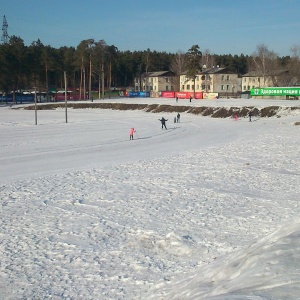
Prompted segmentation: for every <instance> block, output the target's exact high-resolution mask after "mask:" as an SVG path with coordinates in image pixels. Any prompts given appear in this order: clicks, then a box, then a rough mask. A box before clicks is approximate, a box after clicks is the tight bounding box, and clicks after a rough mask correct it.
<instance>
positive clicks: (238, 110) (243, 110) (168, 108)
mask: <svg viewBox="0 0 300 300" xmlns="http://www.w3.org/2000/svg"><path fill="white" fill-rule="evenodd" d="M67 105H68V108H73V109H86V108H94V109H113V110H144V111H146V112H151V113H161V112H168V113H178V112H179V113H182V112H185V113H190V114H195V115H202V116H210V117H212V118H230V117H234V116H235V115H237V116H238V117H246V116H248V113H249V111H250V110H251V111H252V115H253V116H257V117H262V118H265V117H274V116H277V117H280V114H279V113H280V112H282V111H283V110H290V111H292V110H299V111H300V107H280V106H269V107H263V108H257V107H254V106H246V107H210V106H201V107H191V106H173V105H164V104H129V103H91V102H90V103H68V104H67ZM64 107H65V103H47V104H38V105H37V109H38V110H51V109H57V108H64ZM24 109H27V110H34V109H35V106H34V105H30V106H26V107H24ZM297 123H298V122H297ZM296 125H298V124H296Z"/></svg>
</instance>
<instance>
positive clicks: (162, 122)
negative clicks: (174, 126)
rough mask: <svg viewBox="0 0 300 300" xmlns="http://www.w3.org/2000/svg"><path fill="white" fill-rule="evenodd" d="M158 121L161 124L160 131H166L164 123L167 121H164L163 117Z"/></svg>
mask: <svg viewBox="0 0 300 300" xmlns="http://www.w3.org/2000/svg"><path fill="white" fill-rule="evenodd" d="M159 121H160V122H161V129H164V127H165V128H166V129H167V127H166V122H167V121H168V120H166V119H165V118H164V117H162V118H161V119H159Z"/></svg>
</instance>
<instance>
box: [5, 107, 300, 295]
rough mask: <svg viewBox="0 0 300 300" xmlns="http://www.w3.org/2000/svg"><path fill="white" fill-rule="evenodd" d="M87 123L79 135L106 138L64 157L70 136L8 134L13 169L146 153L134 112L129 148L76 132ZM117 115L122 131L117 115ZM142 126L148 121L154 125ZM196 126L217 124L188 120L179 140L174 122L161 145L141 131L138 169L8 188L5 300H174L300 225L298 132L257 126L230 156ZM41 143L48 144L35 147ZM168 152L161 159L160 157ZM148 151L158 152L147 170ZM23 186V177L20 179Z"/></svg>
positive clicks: (159, 137)
mask: <svg viewBox="0 0 300 300" xmlns="http://www.w3.org/2000/svg"><path fill="white" fill-rule="evenodd" d="M18 113H19V112H18ZM76 114H80V112H76V113H74V114H73V115H74V119H73V122H74V132H73V134H75V135H76V133H77V132H79V133H81V132H83V131H80V130H81V129H80V126H84V130H86V132H88V133H87V136H88V135H93V134H94V135H95V136H96V137H97V138H95V142H94V143H92V141H91V139H90V138H88V137H86V136H84V135H83V136H82V138H81V139H80V143H79V144H78V142H77V141H76V142H75V143H74V144H72V142H71V143H70V144H69V145H67V146H68V148H66V147H65V146H66V145H65V144H62V145H61V146H60V142H61V139H66V135H65V134H62V136H60V131H57V135H53V132H52V130H51V128H50V126H49V123H45V124H41V125H40V126H39V128H38V132H39V133H37V132H36V129H35V128H32V126H30V124H29V121H28V123H25V125H24V124H22V126H19V125H18V124H19V123H18V121H14V124H13V125H11V124H8V122H6V123H5V122H4V123H2V124H1V130H2V133H1V136H3V139H2V142H1V149H2V150H3V149H9V151H8V150H3V151H2V154H1V157H0V158H1V160H3V162H6V159H9V160H11V161H15V160H18V159H20V160H27V159H28V160H30V161H31V160H32V163H33V164H34V159H36V158H37V157H38V156H39V155H41V158H42V159H43V160H46V161H45V163H47V155H48V154H49V157H51V156H55V155H56V156H60V155H62V156H63V157H62V158H61V159H60V160H59V161H58V163H62V164H63V163H64V156H67V155H68V154H71V155H73V154H74V153H75V152H76V151H83V150H84V148H85V147H86V149H87V151H93V147H94V148H97V150H98V149H99V147H100V148H101V147H102V148H101V149H102V151H108V152H109V151H112V153H114V152H113V151H114V150H113V149H115V147H123V145H124V148H123V149H126V147H135V146H136V147H139V146H138V144H135V145H134V144H131V145H129V146H128V143H129V141H128V142H127V140H126V139H127V136H128V132H127V131H129V128H130V125H129V124H130V122H129V120H128V117H129V116H130V112H126V113H125V114H126V118H125V119H124V120H120V121H119V122H120V123H121V124H120V123H119V125H120V127H123V126H125V127H126V130H125V132H126V134H125V136H126V138H125V139H124V138H123V137H122V139H124V142H123V141H121V140H120V139H121V134H123V133H120V136H117V137H114V136H110V135H109V134H108V135H107V136H105V138H104V139H103V140H102V141H101V142H100V145H99V142H98V141H96V140H97V139H98V138H99V137H100V135H101V132H102V129H101V128H99V126H101V122H98V121H96V120H94V119H92V120H89V121H87V122H86V123H85V122H84V120H83V121H81V119H79V120H76V119H75V115H76ZM106 114H107V116H108V119H110V113H109V112H107V113H106ZM114 114H117V115H119V114H118V113H116V112H114ZM134 114H135V115H137V116H140V115H141V116H142V117H143V118H144V114H143V113H134ZM165 115H167V114H165ZM149 117H150V116H149V114H147V117H146V118H148V119H149ZM151 118H154V119H157V115H154V116H153V115H152V116H151ZM195 118H201V119H202V121H203V122H204V123H205V122H206V121H205V118H203V117H195V116H193V117H186V119H188V120H189V122H191V124H190V125H189V123H188V122H187V123H186V124H184V123H183V124H178V125H177V126H178V128H177V129H176V127H175V126H174V125H173V124H172V122H170V120H172V116H171V115H170V117H169V122H168V123H167V125H169V130H168V131H165V132H164V131H161V130H160V131H158V130H157V131H155V133H151V130H152V131H153V127H152V125H151V124H150V125H149V124H148V123H146V124H144V125H143V126H144V128H143V131H144V132H145V134H144V135H142V134H141V132H143V131H142V130H140V133H139V134H140V140H138V141H132V142H133V143H145V147H144V148H141V154H140V153H138V150H136V152H134V151H135V150H132V151H133V153H134V154H136V156H135V157H134V158H129V157H130V155H129V154H128V161H127V162H126V161H124V162H122V160H121V161H118V160H117V161H116V162H115V163H112V162H111V161H109V162H108V163H107V164H105V163H104V162H103V163H102V164H100V165H99V166H97V167H87V168H86V170H84V168H83V166H81V165H80V168H79V169H78V170H77V171H76V170H69V171H68V170H67V171H64V170H63V171H59V172H57V174H55V169H54V170H53V172H50V173H49V174H46V173H45V174H44V175H43V174H42V176H38V174H40V173H39V172H37V174H34V173H32V174H31V172H30V170H28V172H27V173H28V177H29V178H28V179H26V176H27V175H26V174H25V173H26V172H25V173H24V174H25V175H23V176H22V177H20V179H19V178H18V179H17V180H11V179H9V180H4V181H3V183H2V185H1V186H0V191H1V204H2V205H1V221H0V229H1V232H0V253H1V264H0V295H1V296H0V299H5V300H7V299H146V298H147V297H149V299H150V298H151V299H160V298H158V297H161V299H164V298H163V297H166V298H165V299H167V298H168V296H167V293H169V292H170V291H168V290H167V289H166V290H163V289H162V290H160V288H161V287H164V288H166V287H167V286H168V285H169V284H171V283H172V282H174V281H176V278H179V277H180V276H182V274H188V273H189V272H196V271H198V270H199V269H201V268H203V267H207V266H209V265H210V264H211V263H213V262H215V261H217V260H218V259H219V258H221V257H224V256H226V255H227V254H230V253H233V252H238V253H243V252H245V251H246V250H247V249H248V248H249V247H251V245H253V243H255V242H256V241H258V240H260V239H261V238H263V237H265V236H267V235H269V234H271V233H272V232H274V231H275V230H277V229H279V228H280V227H281V224H284V223H286V222H288V221H289V220H293V219H295V218H297V216H299V213H300V208H299V205H298V202H299V196H300V190H299V186H300V177H299V169H300V160H299V154H300V153H299V138H295V135H294V134H295V132H296V131H295V128H294V127H292V125H291V124H285V123H284V124H279V121H278V122H277V121H274V120H272V121H270V122H273V123H274V126H273V127H270V126H266V125H264V124H263V123H264V122H267V121H262V120H260V124H258V122H257V123H256V124H255V125H254V123H253V124H251V126H252V125H253V126H256V129H255V134H253V133H248V132H247V133H245V136H243V134H242V133H240V134H239V133H238V132H236V136H235V137H234V138H233V136H232V137H231V136H230V135H231V133H230V132H227V133H226V134H228V137H225V138H224V141H223V142H221V143H220V144H219V143H216V142H214V141H212V143H211V144H209V143H208V144H207V146H206V145H200V144H199V145H198V147H196V144H197V143H196V142H195V141H194V142H192V141H191V140H192V139H193V138H191V136H192V135H193V134H196V135H197V134H198V133H199V131H198V130H200V129H199V128H203V127H205V126H206V125H205V124H203V123H200V124H198V125H197V124H196V123H195V122H194V120H195ZM181 119H182V120H184V116H182V118H181ZM202 121H201V122H202ZM114 122H118V121H116V120H114ZM218 122H223V123H226V124H227V123H229V122H231V123H230V124H229V125H228V128H231V127H233V126H242V127H243V126H248V123H246V122H244V123H243V121H241V122H240V124H239V125H238V124H237V123H235V122H234V121H231V120H228V119H226V120H218ZM242 123H243V125H242ZM102 124H104V125H103V126H104V129H105V130H107V131H111V134H112V135H113V134H116V130H114V129H113V128H111V129H110V128H109V127H105V126H106V125H107V124H108V123H105V120H104V119H102ZM109 124H110V123H109ZM171 124H172V125H171ZM50 125H51V124H50ZM95 125H96V126H97V127H96V128H95ZM155 125H156V126H157V127H158V128H159V126H160V125H159V123H155ZM53 126H57V127H58V128H60V129H61V130H62V127H64V126H65V125H58V124H57V123H56V122H55V121H53ZM141 126H142V125H141ZM207 126H209V125H207ZM225 126H227V125H225ZM11 127H16V131H14V133H15V134H16V132H18V131H19V137H20V139H13V138H9V137H8V136H6V135H5V134H4V133H3V132H4V130H9V129H10V128H11ZM275 128H276V130H274V129H275ZM77 130H78V131H77ZM25 133H26V135H25ZM293 133H294V134H293ZM69 134H71V132H69ZM206 134H207V133H206ZM224 134H225V133H224ZM298 134H299V131H298ZM48 135H50V138H49V140H47V136H48ZM123 135H124V134H123ZM211 135H212V133H210V135H209V134H207V139H209V138H210V136H211ZM37 136H38V137H39V139H40V140H35V138H36V137H37ZM187 137H188V138H187ZM298 137H299V135H298ZM70 138H71V137H70ZM128 138H129V137H128ZM143 138H144V139H143ZM163 139H167V141H169V142H170V141H171V140H173V142H172V145H171V146H172V147H174V145H176V143H181V142H182V141H183V142H184V141H185V139H186V141H187V143H190V144H193V143H195V144H193V146H192V147H190V148H191V149H189V147H188V145H187V146H186V147H184V145H182V146H179V150H176V151H175V149H173V150H174V152H172V148H171V147H169V148H167V150H166V149H165V148H164V147H167V146H166V143H167V142H165V141H164V140H163ZM148 140H149V141H148ZM174 140H175V141H174ZM225 140H226V142H225ZM146 143H147V144H146ZM33 144H34V146H32V145H33ZM159 145H161V147H162V148H161V149H156V150H153V149H154V148H156V147H158V146H159ZM55 147H56V149H55V150H54V148H55ZM140 147H143V146H140ZM18 149H21V150H22V151H21V152H19V151H18ZM91 149H92V150H91ZM181 149H182V150H181ZM10 150H11V151H10ZM168 150H169V151H170V152H169V153H168ZM40 151H43V152H42V153H41V152H40ZM144 151H148V152H149V153H148V156H147V155H146V158H143V155H142V153H143V152H144ZM125 152H126V150H124V155H125V156H126V153H125ZM118 153H119V152H117V153H116V157H117V155H118ZM144 153H145V152H144ZM150 154H151V155H150ZM87 156H88V157H89V154H87ZM74 157H75V160H76V159H78V160H80V159H81V158H82V157H81V156H80V155H78V156H74ZM126 157H127V156H126ZM49 159H50V163H51V162H52V161H54V160H51V158H49ZM73 161H74V159H73ZM66 163H67V158H66ZM5 164H7V166H9V162H6V163H5ZM74 164H75V166H76V161H74ZM20 165H21V166H22V164H20ZM16 168H17V166H16ZM32 168H34V166H32ZM50 168H51V166H50ZM55 168H56V166H55ZM58 170H59V169H58ZM56 171H57V170H56ZM2 174H3V173H2ZM16 174H17V172H16ZM14 175H15V173H14V171H13V170H12V171H11V178H13V177H14ZM4 177H5V176H4ZM4 177H3V179H5V178H4ZM164 295H165V296H164ZM183 299H188V297H187V298H183ZM195 299H197V298H195ZM199 299H201V298H200V296H199ZM203 299H204V298H203Z"/></svg>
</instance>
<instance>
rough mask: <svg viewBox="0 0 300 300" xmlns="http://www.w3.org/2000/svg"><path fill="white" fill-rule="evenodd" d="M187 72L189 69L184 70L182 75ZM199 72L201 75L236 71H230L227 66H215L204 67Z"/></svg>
mask: <svg viewBox="0 0 300 300" xmlns="http://www.w3.org/2000/svg"><path fill="white" fill-rule="evenodd" d="M185 74H187V71H186V72H183V73H182V74H181V75H185ZM197 74H198V75H201V74H236V73H234V72H232V71H230V70H229V69H228V68H227V67H224V68H220V67H213V68H210V69H203V70H202V71H199V72H198V73H197Z"/></svg>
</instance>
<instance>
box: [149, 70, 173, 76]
mask: <svg viewBox="0 0 300 300" xmlns="http://www.w3.org/2000/svg"><path fill="white" fill-rule="evenodd" d="M144 75H145V74H144ZM160 76H174V73H173V72H172V71H158V72H148V77H160Z"/></svg>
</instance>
